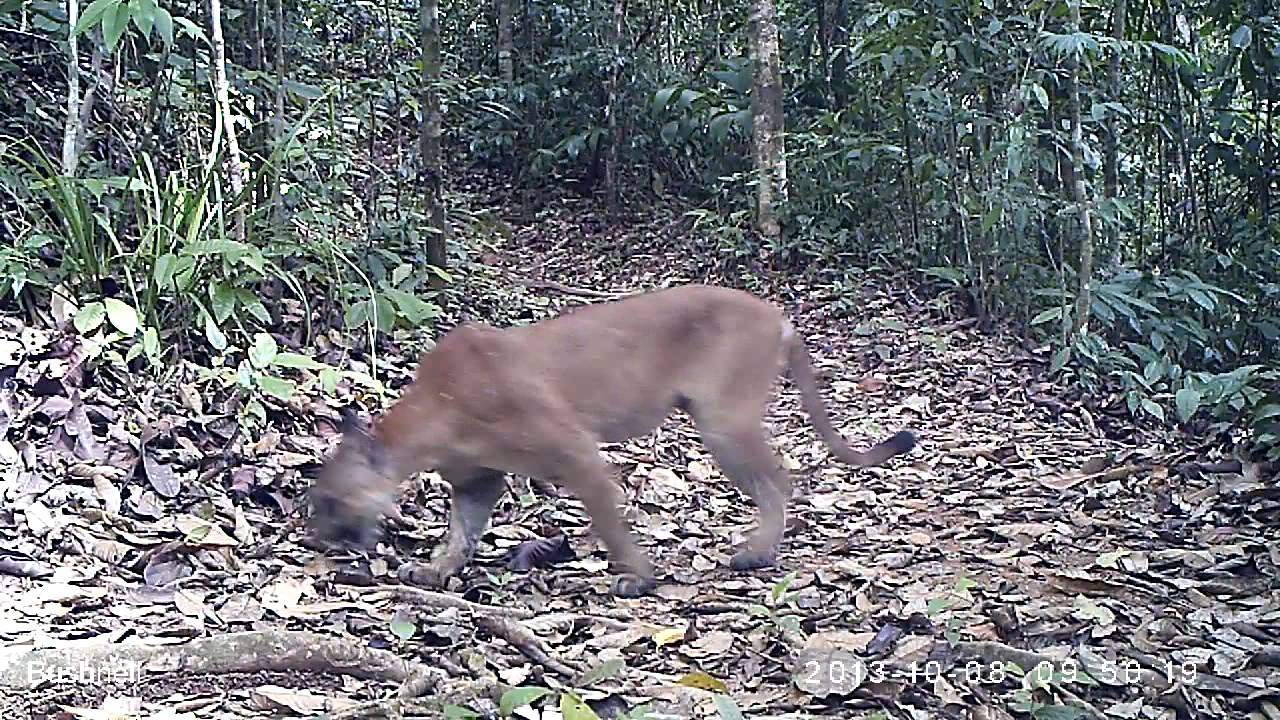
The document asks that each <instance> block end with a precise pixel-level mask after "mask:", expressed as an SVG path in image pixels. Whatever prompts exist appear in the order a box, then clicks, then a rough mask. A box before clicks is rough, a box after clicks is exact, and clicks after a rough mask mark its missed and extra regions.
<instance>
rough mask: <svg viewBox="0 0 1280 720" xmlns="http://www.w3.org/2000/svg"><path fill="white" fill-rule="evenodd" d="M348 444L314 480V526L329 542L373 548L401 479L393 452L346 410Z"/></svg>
mask: <svg viewBox="0 0 1280 720" xmlns="http://www.w3.org/2000/svg"><path fill="white" fill-rule="evenodd" d="M342 434H343V437H342V444H341V445H340V446H339V448H338V451H337V453H335V454H334V456H333V457H332V458H331V459H330V460H329V461H328V462H327V463H325V465H324V468H323V469H322V470H321V471H320V476H319V477H318V478H317V479H316V481H315V483H314V484H313V485H312V486H311V490H310V491H309V493H308V495H309V497H310V501H311V522H310V525H309V528H310V530H311V533H312V535H313V538H314V539H315V540H317V541H319V542H320V543H321V544H323V545H329V546H338V547H346V548H356V549H361V550H368V549H372V548H373V546H374V545H375V544H376V543H377V541H378V538H379V536H380V525H381V520H382V517H383V515H385V514H387V513H391V512H393V511H394V510H395V503H396V492H395V491H396V482H395V480H394V479H393V478H392V477H391V468H390V466H389V463H388V458H387V452H386V449H385V448H384V447H383V445H382V444H381V443H380V442H379V441H378V439H377V438H376V437H374V436H373V434H372V433H370V432H369V430H368V429H367V428H365V427H361V426H360V425H359V423H358V421H357V420H356V419H355V417H354V416H352V415H344V417H343V428H342Z"/></svg>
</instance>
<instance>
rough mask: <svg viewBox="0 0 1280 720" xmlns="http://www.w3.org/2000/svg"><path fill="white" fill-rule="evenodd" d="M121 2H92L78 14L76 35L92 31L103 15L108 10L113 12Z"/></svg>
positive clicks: (109, 0)
mask: <svg viewBox="0 0 1280 720" xmlns="http://www.w3.org/2000/svg"><path fill="white" fill-rule="evenodd" d="M122 1H123V0H93V2H91V3H89V6H88V7H86V8H85V9H84V12H82V13H80V19H79V20H78V21H76V34H77V35H79V34H80V33H82V32H85V31H86V30H91V29H93V27H94V26H96V25H97V24H98V23H100V22H101V21H102V17H103V15H105V14H106V12H107V11H108V10H114V9H115V8H116V6H117V5H119V4H120V3H121V2H122Z"/></svg>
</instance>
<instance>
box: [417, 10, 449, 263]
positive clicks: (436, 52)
mask: <svg viewBox="0 0 1280 720" xmlns="http://www.w3.org/2000/svg"><path fill="white" fill-rule="evenodd" d="M418 10H419V15H418V33H419V35H420V36H421V37H420V41H421V42H422V135H421V137H420V141H421V143H420V144H421V155H422V157H421V162H422V173H423V176H424V177H425V179H426V190H427V207H428V212H430V214H431V222H430V226H429V227H428V228H427V247H426V250H427V262H428V263H429V264H431V265H433V266H434V267H435V268H438V269H439V270H440V271H445V270H447V269H448V266H449V255H448V252H447V249H448V246H447V245H446V236H445V227H444V203H443V202H442V201H441V197H440V192H441V188H442V187H443V182H442V178H441V167H440V135H441V127H440V125H441V119H440V95H439V93H438V92H437V91H436V85H437V83H438V82H439V81H440V12H439V10H440V5H439V0H420V3H419V5H418ZM431 287H433V288H436V289H439V288H441V287H444V276H443V275H442V274H441V272H432V273H431Z"/></svg>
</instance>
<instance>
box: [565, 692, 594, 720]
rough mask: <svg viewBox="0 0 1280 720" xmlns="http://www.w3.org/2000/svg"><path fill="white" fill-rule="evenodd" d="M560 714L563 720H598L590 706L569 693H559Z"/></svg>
mask: <svg viewBox="0 0 1280 720" xmlns="http://www.w3.org/2000/svg"><path fill="white" fill-rule="evenodd" d="M560 714H561V715H563V716H564V720H600V716H599V715H597V714H596V711H595V710H592V709H591V706H590V705H588V704H586V703H585V702H583V701H582V698H580V697H578V696H577V695H574V694H573V693H571V692H565V693H560Z"/></svg>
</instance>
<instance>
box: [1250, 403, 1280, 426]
mask: <svg viewBox="0 0 1280 720" xmlns="http://www.w3.org/2000/svg"><path fill="white" fill-rule="evenodd" d="M1273 417H1280V403H1270V404H1268V405H1263V406H1261V407H1259V408H1258V409H1257V410H1256V411H1254V414H1253V419H1254V422H1262V421H1263V420H1269V419H1271V418H1273Z"/></svg>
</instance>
